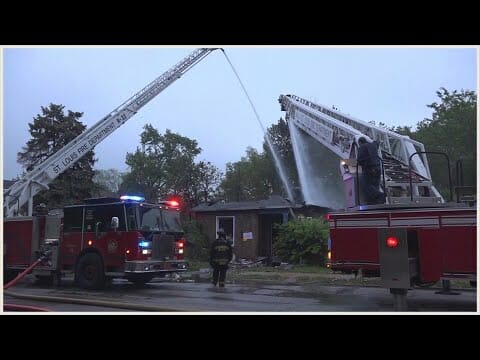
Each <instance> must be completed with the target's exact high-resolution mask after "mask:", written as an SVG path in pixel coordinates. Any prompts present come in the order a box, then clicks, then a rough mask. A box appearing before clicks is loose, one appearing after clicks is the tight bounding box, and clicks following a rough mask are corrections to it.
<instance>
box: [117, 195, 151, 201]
mask: <svg viewBox="0 0 480 360" xmlns="http://www.w3.org/2000/svg"><path fill="white" fill-rule="evenodd" d="M120 200H122V201H125V200H127V201H128V200H130V201H145V198H144V197H143V196H136V195H122V196H120Z"/></svg>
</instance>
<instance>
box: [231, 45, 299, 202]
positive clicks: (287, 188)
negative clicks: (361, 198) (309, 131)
mask: <svg viewBox="0 0 480 360" xmlns="http://www.w3.org/2000/svg"><path fill="white" fill-rule="evenodd" d="M222 52H223V54H224V55H225V58H226V59H227V61H228V63H229V64H230V66H231V67H232V70H233V73H234V74H235V76H236V77H237V79H238V82H239V83H240V86H241V87H242V89H243V92H244V93H245V95H246V97H247V99H248V101H249V102H250V105H251V106H252V109H253V112H254V113H255V116H256V118H257V121H258V123H259V125H260V127H261V128H262V131H263V134H264V137H265V140H266V141H267V144H268V147H269V148H270V151H271V153H272V156H273V159H274V162H275V167H276V168H277V171H278V175H279V176H280V179H281V180H282V183H283V187H284V189H285V191H286V192H287V196H288V199H289V200H290V201H292V202H293V201H294V199H293V195H292V190H291V189H290V184H289V182H288V180H287V175H286V172H285V169H284V167H283V166H282V162H281V161H280V157H279V156H278V154H277V152H276V151H275V147H274V146H273V143H272V141H271V139H270V136H268V132H267V131H266V130H265V127H264V126H263V124H262V121H261V120H260V116H259V115H258V113H257V110H256V108H255V106H254V105H253V102H252V100H251V99H250V96H249V95H248V93H247V90H246V89H245V86H243V83H242V80H240V76H238V73H237V71H236V70H235V68H234V66H233V64H232V62H231V61H230V59H229V58H228V56H227V54H226V52H225V50H223V49H222Z"/></svg>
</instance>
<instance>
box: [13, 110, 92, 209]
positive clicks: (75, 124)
mask: <svg viewBox="0 0 480 360" xmlns="http://www.w3.org/2000/svg"><path fill="white" fill-rule="evenodd" d="M64 108H65V106H63V105H56V104H50V105H49V106H48V107H43V106H42V107H41V110H42V114H41V115H40V114H37V116H36V117H34V118H33V122H31V123H29V124H28V126H29V132H30V135H31V139H30V140H29V141H28V142H27V144H26V145H25V146H24V147H22V150H23V151H21V152H19V153H18V154H17V161H18V162H19V163H20V164H22V165H23V166H24V168H25V169H26V171H30V170H32V169H33V168H34V167H35V166H37V165H39V164H41V163H42V162H43V161H45V160H46V159H48V158H49V157H50V156H52V155H53V154H55V153H56V152H57V151H59V150H61V149H62V148H63V147H64V146H65V145H67V144H68V143H69V142H70V141H72V140H73V139H74V138H76V137H77V136H78V135H80V134H81V133H82V132H83V131H84V130H85V128H86V126H85V125H83V124H82V123H81V122H80V121H79V119H80V118H81V117H82V115H83V113H81V112H73V111H71V110H68V112H67V114H65V112H64ZM95 161H96V160H95V159H94V152H93V150H92V151H89V152H88V153H87V154H85V156H83V157H82V158H81V159H80V160H79V161H77V162H76V163H75V164H74V165H73V166H72V167H70V168H69V169H67V170H66V171H65V172H63V173H62V174H61V175H60V176H59V177H57V178H56V179H55V180H53V181H52V182H51V183H50V184H48V185H49V187H50V189H49V190H46V191H42V192H40V193H38V194H37V196H35V198H34V206H35V205H38V204H40V203H45V204H46V205H47V209H52V208H58V207H63V205H66V204H75V203H81V202H82V201H83V199H85V198H89V197H91V194H92V190H93V189H95V184H94V183H93V181H92V178H93V175H94V172H93V165H94V163H95Z"/></svg>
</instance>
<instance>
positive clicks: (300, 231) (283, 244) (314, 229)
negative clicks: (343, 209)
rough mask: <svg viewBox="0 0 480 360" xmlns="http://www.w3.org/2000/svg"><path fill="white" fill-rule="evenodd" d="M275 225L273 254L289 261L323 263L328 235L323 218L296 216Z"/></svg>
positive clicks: (326, 225) (322, 264)
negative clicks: (296, 217)
mask: <svg viewBox="0 0 480 360" xmlns="http://www.w3.org/2000/svg"><path fill="white" fill-rule="evenodd" d="M275 226H276V230H277V231H278V235H277V237H276V238H275V240H274V243H273V251H274V254H275V256H278V257H280V258H281V259H282V260H284V261H288V262H291V263H301V264H303V263H307V264H312V265H313V264H316V265H321V266H324V265H325V260H326V256H327V239H328V235H329V229H328V224H327V222H326V221H325V219H323V218H322V219H312V218H308V219H307V218H298V219H296V220H291V221H289V222H288V223H286V224H277V225H275Z"/></svg>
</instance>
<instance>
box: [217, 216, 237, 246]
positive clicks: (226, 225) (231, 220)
mask: <svg viewBox="0 0 480 360" xmlns="http://www.w3.org/2000/svg"><path fill="white" fill-rule="evenodd" d="M220 228H222V229H223V230H224V231H225V235H226V236H227V240H228V241H230V242H231V244H232V246H235V236H234V235H235V217H234V216H217V228H216V230H215V238H216V237H217V233H216V232H217V231H218V229H220Z"/></svg>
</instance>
